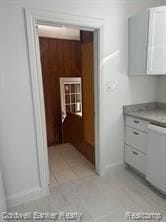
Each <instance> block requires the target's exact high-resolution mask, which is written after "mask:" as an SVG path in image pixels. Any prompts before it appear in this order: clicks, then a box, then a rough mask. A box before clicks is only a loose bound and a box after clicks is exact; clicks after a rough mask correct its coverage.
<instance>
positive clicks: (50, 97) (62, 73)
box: [40, 31, 95, 164]
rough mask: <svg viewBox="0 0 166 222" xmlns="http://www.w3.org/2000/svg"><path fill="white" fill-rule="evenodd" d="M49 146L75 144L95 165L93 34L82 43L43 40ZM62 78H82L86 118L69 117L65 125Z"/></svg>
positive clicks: (41, 48) (72, 115) (41, 40)
mask: <svg viewBox="0 0 166 222" xmlns="http://www.w3.org/2000/svg"><path fill="white" fill-rule="evenodd" d="M40 51H41V64H42V75H43V87H44V99H45V113H46V127H47V140H48V146H50V145H54V144H59V143H61V142H62V130H63V140H64V142H70V143H72V144H73V145H74V146H75V148H77V149H78V150H79V151H80V152H81V153H82V154H83V155H84V156H85V157H86V158H87V159H88V160H89V161H90V162H92V163H93V164H95V147H94V73H93V33H92V32H86V31H81V41H71V40H61V39H51V38H45V37H42V38H40ZM60 77H82V96H83V117H82V118H81V117H80V116H78V115H75V114H68V116H67V118H66V119H65V121H64V124H63V129H62V124H61V104H60V85H59V78H60Z"/></svg>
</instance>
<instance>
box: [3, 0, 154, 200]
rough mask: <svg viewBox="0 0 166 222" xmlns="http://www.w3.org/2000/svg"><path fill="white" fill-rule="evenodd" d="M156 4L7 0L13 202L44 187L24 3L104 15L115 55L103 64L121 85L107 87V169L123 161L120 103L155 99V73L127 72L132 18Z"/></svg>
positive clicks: (7, 138) (107, 42)
mask: <svg viewBox="0 0 166 222" xmlns="http://www.w3.org/2000/svg"><path fill="white" fill-rule="evenodd" d="M156 4H157V1H150V0H146V1H139V0H132V1H131V0H128V1H127V0H126V1H125V0H124V1H122V0H121V1H118V0H116V1H111V0H102V1H101V0H94V1H89V0H77V1H75V0H70V1H67V0H47V1H46V0H38V1H34V0H4V8H3V11H4V46H5V47H4V48H5V51H4V73H3V98H4V104H3V113H4V116H3V119H2V125H3V135H2V136H3V140H2V144H1V153H2V155H3V158H2V165H3V171H4V180H5V188H6V194H7V197H8V198H9V200H11V199H12V198H13V199H14V198H16V197H18V196H21V195H22V194H23V193H26V192H27V193H28V192H30V191H33V190H35V189H37V188H38V187H39V186H40V184H39V176H38V165H37V151H36V139H35V131H34V117H33V106H32V105H33V104H32V95H31V85H30V74H29V66H28V65H29V64H28V51H27V43H26V29H25V20H24V13H23V7H30V8H43V9H45V10H51V11H53V10H55V11H62V12H67V13H71V14H78V15H82V16H94V17H100V18H104V23H105V26H104V57H105V58H106V57H108V56H109V55H111V54H112V53H113V56H111V57H109V58H110V59H109V60H108V61H107V62H106V63H105V66H104V76H103V78H104V82H106V81H111V80H113V81H115V82H116V83H117V88H116V90H115V91H114V92H113V93H108V92H106V91H104V98H103V103H104V107H103V108H104V109H103V110H104V120H103V126H104V135H105V138H104V143H105V145H104V146H103V147H102V151H103V152H104V154H105V160H104V162H105V167H106V168H108V167H110V166H113V165H116V164H118V163H121V162H122V161H123V115H122V105H124V104H131V103H141V102H151V101H155V100H156V90H157V89H156V86H157V79H156V77H149V76H148V77H133V78H131V77H128V76H127V63H128V61H127V53H128V51H127V48H128V45H127V41H128V29H127V28H128V17H129V16H131V15H132V14H135V13H137V12H140V11H142V10H143V9H145V8H147V7H150V6H154V5H156ZM114 52H115V53H114ZM22 192H23V193H22Z"/></svg>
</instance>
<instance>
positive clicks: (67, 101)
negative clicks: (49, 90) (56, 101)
mask: <svg viewBox="0 0 166 222" xmlns="http://www.w3.org/2000/svg"><path fill="white" fill-rule="evenodd" d="M65 104H70V95H65Z"/></svg>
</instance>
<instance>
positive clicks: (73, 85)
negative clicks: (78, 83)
mask: <svg viewBox="0 0 166 222" xmlns="http://www.w3.org/2000/svg"><path fill="white" fill-rule="evenodd" d="M71 93H75V84H71Z"/></svg>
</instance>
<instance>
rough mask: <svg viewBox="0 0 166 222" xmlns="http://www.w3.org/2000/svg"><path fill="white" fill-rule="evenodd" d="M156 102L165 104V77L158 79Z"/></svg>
mask: <svg viewBox="0 0 166 222" xmlns="http://www.w3.org/2000/svg"><path fill="white" fill-rule="evenodd" d="M162 4H163V5H166V0H162ZM157 100H158V101H159V102H163V103H166V76H161V77H159V78H158V87H157Z"/></svg>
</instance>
